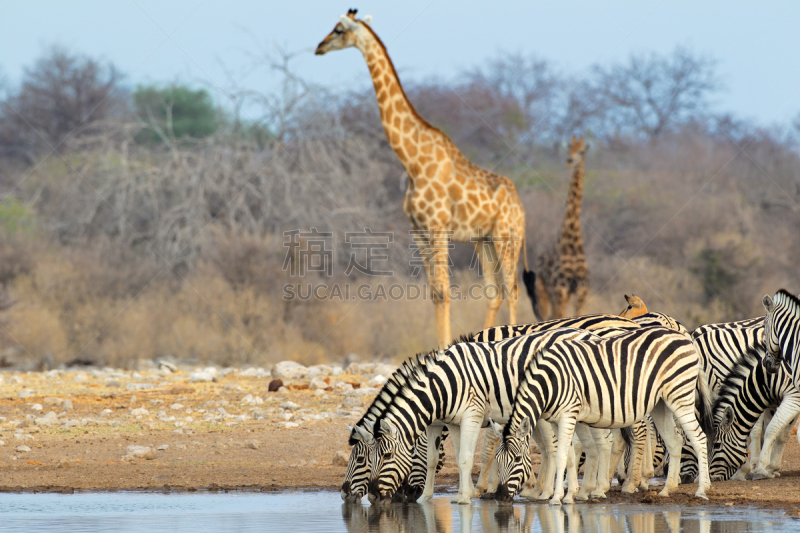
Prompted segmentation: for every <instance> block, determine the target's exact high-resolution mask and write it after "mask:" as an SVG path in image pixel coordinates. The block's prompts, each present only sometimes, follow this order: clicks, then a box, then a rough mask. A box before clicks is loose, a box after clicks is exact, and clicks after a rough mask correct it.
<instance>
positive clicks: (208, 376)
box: [189, 371, 217, 383]
mask: <svg viewBox="0 0 800 533" xmlns="http://www.w3.org/2000/svg"><path fill="white" fill-rule="evenodd" d="M189 381H190V382H191V383H209V382H211V381H217V376H216V375H215V374H212V373H211V372H205V371H204V372H195V373H194V374H191V375H190V376H189Z"/></svg>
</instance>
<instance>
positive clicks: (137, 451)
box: [122, 444, 156, 460]
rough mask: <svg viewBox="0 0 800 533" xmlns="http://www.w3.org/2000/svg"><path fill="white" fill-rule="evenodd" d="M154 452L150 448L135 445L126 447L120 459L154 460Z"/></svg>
mask: <svg viewBox="0 0 800 533" xmlns="http://www.w3.org/2000/svg"><path fill="white" fill-rule="evenodd" d="M155 458H156V451H155V450H154V449H153V448H151V447H150V446H137V445H135V444H133V445H131V446H128V448H127V449H126V454H125V455H124V456H123V457H122V459H123V460H125V459H155Z"/></svg>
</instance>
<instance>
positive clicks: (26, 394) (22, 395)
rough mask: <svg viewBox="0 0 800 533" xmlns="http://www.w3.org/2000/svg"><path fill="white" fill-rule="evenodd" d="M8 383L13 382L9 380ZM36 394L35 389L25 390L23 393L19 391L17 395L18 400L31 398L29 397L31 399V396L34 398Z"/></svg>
mask: <svg viewBox="0 0 800 533" xmlns="http://www.w3.org/2000/svg"><path fill="white" fill-rule="evenodd" d="M8 381H9V383H10V382H11V380H8ZM35 394H36V391H34V390H33V389H24V390H21V391H19V392H18V393H17V398H29V397H31V396H33V395H35Z"/></svg>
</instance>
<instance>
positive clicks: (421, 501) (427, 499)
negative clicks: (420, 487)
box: [417, 494, 433, 503]
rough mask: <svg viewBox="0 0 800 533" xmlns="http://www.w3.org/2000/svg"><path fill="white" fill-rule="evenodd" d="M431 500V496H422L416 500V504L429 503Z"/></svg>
mask: <svg viewBox="0 0 800 533" xmlns="http://www.w3.org/2000/svg"><path fill="white" fill-rule="evenodd" d="M431 498H433V496H432V495H430V494H423V495H422V496H420V497H419V498H417V503H425V502H429V501H431Z"/></svg>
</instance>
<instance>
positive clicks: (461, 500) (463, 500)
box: [450, 495, 472, 505]
mask: <svg viewBox="0 0 800 533" xmlns="http://www.w3.org/2000/svg"><path fill="white" fill-rule="evenodd" d="M471 499H472V498H470V497H468V496H460V495H459V496H456V497H455V498H453V499H452V500H450V503H456V504H459V505H468V504H469V502H470V500H471Z"/></svg>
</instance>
